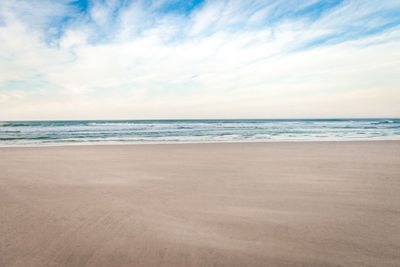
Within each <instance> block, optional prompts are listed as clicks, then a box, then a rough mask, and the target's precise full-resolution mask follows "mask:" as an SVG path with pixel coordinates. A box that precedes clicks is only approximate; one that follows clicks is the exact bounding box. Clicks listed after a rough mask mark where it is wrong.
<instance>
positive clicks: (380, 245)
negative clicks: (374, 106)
mask: <svg viewBox="0 0 400 267" xmlns="http://www.w3.org/2000/svg"><path fill="white" fill-rule="evenodd" d="M0 266H7V267H8V266H24V267H25V266H400V142H396V141H382V142H381V141H379V142H325V143H317V142H313V143H248V144H196V145H130V146H76V147H42V148H1V149H0Z"/></svg>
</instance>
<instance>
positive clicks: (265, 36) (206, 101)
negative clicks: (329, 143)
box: [0, 0, 400, 120]
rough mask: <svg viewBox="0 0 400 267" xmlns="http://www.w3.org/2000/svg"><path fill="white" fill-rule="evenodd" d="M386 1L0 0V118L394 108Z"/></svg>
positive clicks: (394, 57)
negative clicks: (0, 0) (2, 0)
mask: <svg viewBox="0 0 400 267" xmlns="http://www.w3.org/2000/svg"><path fill="white" fill-rule="evenodd" d="M398 14H400V3H399V2H397V1H379V2H378V1H339V0H335V1H334V0H332V1H315V0H310V1H182V2H181V1H161V0H160V1H151V2H149V1H115V0H114V1H112V0H109V1H93V2H86V1H4V2H2V3H1V4H0V63H1V64H0V73H1V75H0V119H1V120H13V119H113V118H114V119H118V118H133V119H135V118H138V119H140V118H243V117H258V118H263V117H265V118H277V117H278V118H283V117H371V116H372V117H375V116H385V117H386V116H399V115H400V91H399V90H400V88H399V86H400V78H398V77H399V76H400V75H398V70H399V69H400V52H399V51H400V49H399V40H400V30H399V24H400V16H399V15H398Z"/></svg>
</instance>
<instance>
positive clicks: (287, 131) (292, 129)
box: [0, 119, 400, 146]
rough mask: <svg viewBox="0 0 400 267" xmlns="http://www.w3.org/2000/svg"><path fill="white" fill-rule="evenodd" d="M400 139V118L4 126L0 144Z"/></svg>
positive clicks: (0, 129) (19, 123)
mask: <svg viewBox="0 0 400 267" xmlns="http://www.w3.org/2000/svg"><path fill="white" fill-rule="evenodd" d="M333 140H334V141H351V140H400V119H285V120H271V119H237V120H91V121H86V120H85V121H5V122H0V146H20V145H22V146H23V145H57V144H125V143H127V144H128V143H134V144H142V143H143V144H147V143H150V144H151V143H203V142H257V141H259V142H264V141H333Z"/></svg>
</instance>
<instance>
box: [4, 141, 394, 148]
mask: <svg viewBox="0 0 400 267" xmlns="http://www.w3.org/2000/svg"><path fill="white" fill-rule="evenodd" d="M353 142H354V143H360V142H361V143H362V142H400V139H368V140H367V139H359V140H354V139H350V140H269V141H226V142H224V141H222V142H221V141H215V142H210V141H205V142H160V143H156V142H154V143H153V142H148V143H145V142H137V143H130V142H119V143H108V142H98V143H96V142H92V143H91V142H80V143H78V142H77V143H54V144H26V145H0V149H2V148H25V147H26V148H40V147H86V146H88V147H92V146H101V147H108V146H137V145H139V146H142V145H144V146H147V145H150V146H154V145H155V146H164V145H203V144H206V145H208V144H270V143H283V144H284V143H290V144H291V143H353Z"/></svg>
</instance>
